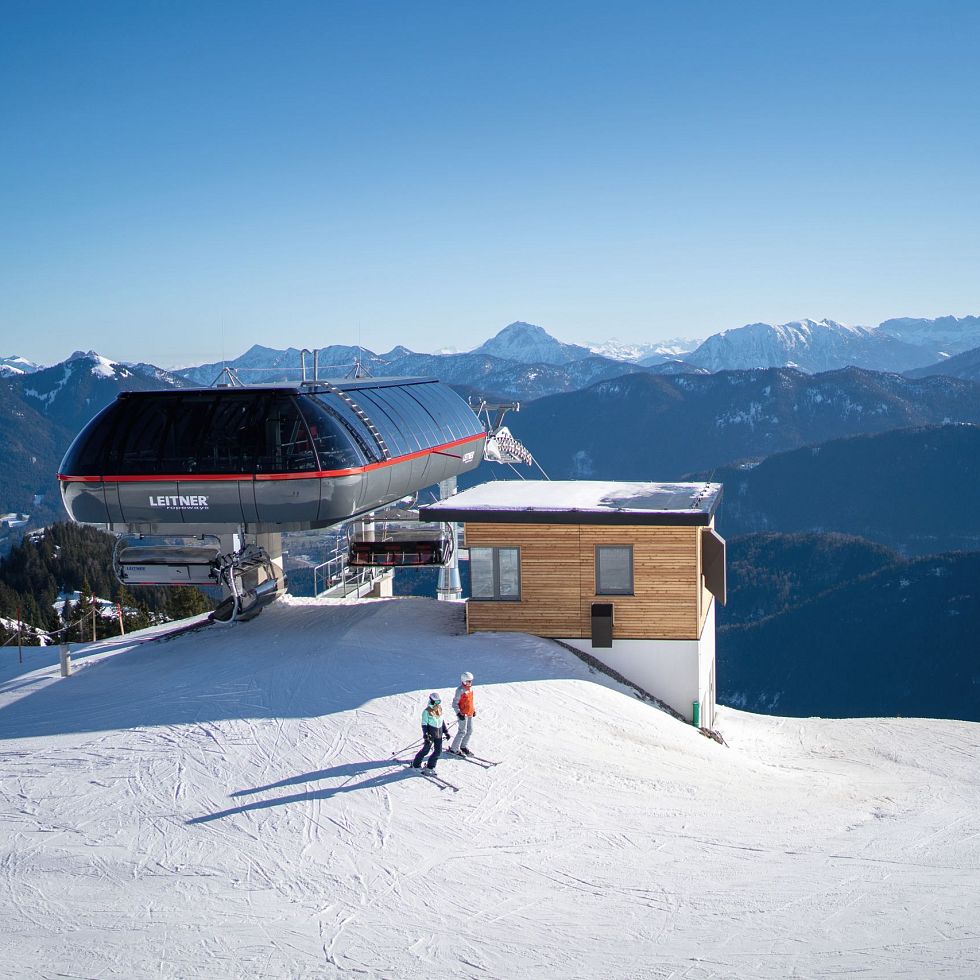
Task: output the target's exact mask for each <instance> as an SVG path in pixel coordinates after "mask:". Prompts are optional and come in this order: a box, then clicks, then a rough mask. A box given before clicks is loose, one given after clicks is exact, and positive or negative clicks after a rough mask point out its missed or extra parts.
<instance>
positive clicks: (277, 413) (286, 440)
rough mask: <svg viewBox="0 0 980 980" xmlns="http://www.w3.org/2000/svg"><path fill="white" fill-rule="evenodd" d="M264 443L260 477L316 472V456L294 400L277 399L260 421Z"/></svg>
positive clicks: (259, 463)
mask: <svg viewBox="0 0 980 980" xmlns="http://www.w3.org/2000/svg"><path fill="white" fill-rule="evenodd" d="M262 427H263V429H264V439H263V446H262V454H261V455H260V456H259V458H258V460H257V465H256V470H257V471H258V472H259V473H296V472H304V471H309V470H315V469H316V456H315V455H314V452H313V444H312V443H311V441H310V435H309V432H308V431H307V429H306V423H305V422H304V421H303V417H302V416H301V415H300V413H299V409H298V408H297V406H296V402H295V399H293V398H289V397H285V396H280V397H277V398H276V399H275V400H274V401H273V402H272V404H271V405H270V408H269V411H268V412H266V413H265V417H264V419H263V420H262Z"/></svg>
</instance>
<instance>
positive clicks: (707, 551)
mask: <svg viewBox="0 0 980 980" xmlns="http://www.w3.org/2000/svg"><path fill="white" fill-rule="evenodd" d="M701 574H702V575H703V576H704V584H705V585H706V586H707V589H708V591H709V592H710V593H711V594H712V595H713V596H714V597H715V598H716V599H717V600H718V601H719V602H720V603H721V604H722V605H725V600H726V598H727V594H728V573H727V568H726V563H725V539H724V538H723V537H722V536H721V535H720V534H718V533H717V532H716V531H714V530H712V529H711V528H710V527H703V528H701Z"/></svg>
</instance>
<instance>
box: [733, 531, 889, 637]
mask: <svg viewBox="0 0 980 980" xmlns="http://www.w3.org/2000/svg"><path fill="white" fill-rule="evenodd" d="M898 561H900V558H899V556H898V554H896V553H895V552H894V551H892V550H891V549H889V548H886V547H884V546H883V545H880V544H875V543H874V542H873V541H866V540H864V539H863V538H856V537H853V536H849V535H846V534H778V533H770V534H746V535H744V536H742V537H739V538H733V539H731V540H730V541H729V542H728V603H727V605H725V606H719V607H718V625H719V626H727V625H736V624H739V623H749V622H754V621H755V620H758V619H764V618H765V617H766V616H772V615H773V614H775V613H780V612H784V611H785V610H787V609H791V608H792V607H793V606H797V605H799V604H800V603H802V602H806V601H808V600H809V599H812V598H813V597H814V596H816V595H819V594H820V593H822V592H826V591H827V590H828V589H834V588H836V587H837V586H839V585H842V584H843V583H845V582H850V581H852V580H853V579H856V578H860V577H861V576H863V575H870V574H871V573H872V572H876V571H878V570H879V569H881V568H884V567H886V566H887V565H893V564H895V563H896V562H898Z"/></svg>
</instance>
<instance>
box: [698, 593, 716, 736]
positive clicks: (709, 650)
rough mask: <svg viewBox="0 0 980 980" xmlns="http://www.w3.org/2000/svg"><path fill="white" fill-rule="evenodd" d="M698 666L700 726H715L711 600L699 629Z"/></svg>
mask: <svg viewBox="0 0 980 980" xmlns="http://www.w3.org/2000/svg"><path fill="white" fill-rule="evenodd" d="M699 642H700V645H701V653H700V658H699V660H700V666H699V669H698V691H699V695H698V700H699V701H700V702H701V727H702V728H714V727H715V692H714V691H713V690H712V684H711V682H712V678H713V677H714V669H715V602H714V598H712V600H711V606H710V608H709V609H708V615H707V617H706V618H705V621H704V629H703V630H701V639H700V641H699Z"/></svg>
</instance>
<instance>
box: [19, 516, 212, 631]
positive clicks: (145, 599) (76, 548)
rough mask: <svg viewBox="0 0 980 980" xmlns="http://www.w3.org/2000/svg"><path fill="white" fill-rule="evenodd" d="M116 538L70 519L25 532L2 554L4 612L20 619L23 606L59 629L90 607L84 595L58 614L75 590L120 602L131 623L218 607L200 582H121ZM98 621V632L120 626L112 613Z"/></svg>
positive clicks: (28, 615) (33, 618)
mask: <svg viewBox="0 0 980 980" xmlns="http://www.w3.org/2000/svg"><path fill="white" fill-rule="evenodd" d="M115 541H116V539H115V538H114V537H113V536H112V535H110V534H106V533H104V532H103V531H99V530H97V529H96V528H92V527H85V526H84V525H81V524H70V523H59V524H52V525H51V526H50V527H47V528H45V529H44V530H43V531H35V532H32V533H30V534H29V535H27V536H25V538H24V540H23V541H22V542H21V543H20V544H19V545H15V546H14V547H13V548H11V550H10V553H9V554H8V555H7V556H6V557H5V558H3V559H0V618H4V619H8V620H16V619H17V618H18V612H19V614H20V616H21V618H22V619H23V620H24V621H25V622H27V623H29V624H30V625H32V626H36V627H39V628H40V629H44V630H56V629H59V628H60V627H61V626H63V625H65V623H66V622H74V621H77V620H78V619H79V618H80V617H82V616H85V615H87V614H88V612H89V607H87V606H86V605H85V602H84V601H83V600H80V601H79V602H78V603H77V604H72V603H70V602H69V603H67V604H66V606H65V609H64V614H63V616H59V614H58V612H57V611H56V609H55V608H54V603H55V601H56V600H57V599H58V596H59V595H61V594H64V593H72V592H80V593H82V596H83V597H91V596H95V597H97V598H100V599H112V600H115V601H116V602H119V603H120V604H121V605H122V607H123V609H124V610H125V612H126V619H127V628H128V629H139V628H141V627H143V626H148V625H150V623H151V622H159V621H162V620H165V619H178V618H183V617H185V616H192V615H194V614H196V613H198V612H204V611H205V610H207V609H211V608H213V606H214V604H213V602H212V600H211V599H210V597H208V596H206V595H205V594H204V593H203V592H201V591H200V590H199V589H196V588H180V589H163V588H152V587H146V586H140V587H136V588H133V589H127V588H126V586H124V585H121V584H120V583H119V582H118V581H116V578H115V576H114V574H113V572H112V549H113V547H114V545H115ZM96 625H97V627H98V633H99V636H102V635H114V634H115V633H116V632H118V623H117V622H116V621H114V620H112V619H109V618H106V619H105V620H104V621H103V620H101V619H99V618H97V620H96ZM9 635H10V631H9V629H8V630H6V632H4V631H3V630H2V628H0V642H3V641H4V640H6V639H7V638H8V637H9ZM85 636H86V638H87V637H89V636H90V633H87V634H85ZM74 638H76V637H74V636H73V637H72V639H74ZM78 638H82V637H81V636H79V637H78Z"/></svg>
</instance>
